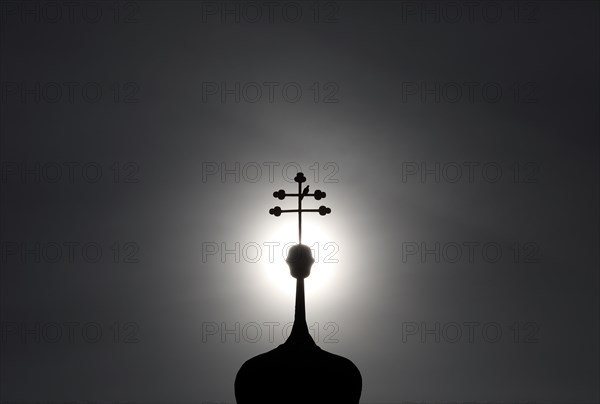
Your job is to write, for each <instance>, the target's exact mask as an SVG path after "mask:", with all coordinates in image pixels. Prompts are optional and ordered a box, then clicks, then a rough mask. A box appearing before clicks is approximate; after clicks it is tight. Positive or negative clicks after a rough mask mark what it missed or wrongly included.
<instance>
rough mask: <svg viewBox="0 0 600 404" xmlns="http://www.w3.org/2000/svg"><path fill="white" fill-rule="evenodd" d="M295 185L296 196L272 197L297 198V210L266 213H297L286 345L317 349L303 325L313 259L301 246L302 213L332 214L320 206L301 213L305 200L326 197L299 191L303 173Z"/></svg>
mask: <svg viewBox="0 0 600 404" xmlns="http://www.w3.org/2000/svg"><path fill="white" fill-rule="evenodd" d="M294 181H296V182H297V183H298V193H297V194H288V193H286V192H285V191H284V190H283V189H280V190H279V191H276V192H274V193H273V196H274V197H275V198H278V199H280V200H283V199H285V197H287V196H293V197H297V198H298V209H289V210H282V209H281V208H280V207H279V206H275V207H274V208H272V209H270V210H269V213H270V214H272V215H275V216H280V215H281V214H282V213H288V212H290V213H291V212H297V213H298V244H296V245H295V246H293V247H292V248H290V250H289V253H288V257H287V259H286V262H287V263H288V265H289V266H290V272H291V275H292V276H293V277H294V278H296V309H295V316H294V325H293V327H292V332H291V333H290V336H289V338H288V340H287V341H286V344H294V345H295V344H302V345H304V344H309V345H316V344H315V342H314V340H313V339H312V337H311V336H310V333H309V332H308V326H307V325H306V307H305V303H304V278H306V277H308V275H310V268H311V266H312V264H313V263H314V262H315V260H314V259H313V257H312V252H311V251H310V248H309V247H308V246H306V245H304V244H302V213H305V212H318V213H319V214H320V215H321V216H325V215H326V214H328V213H331V209H330V208H328V207H326V206H320V207H319V209H302V200H303V199H304V198H305V197H314V198H315V199H316V200H320V199H322V198H325V197H326V196H327V195H326V194H325V192H322V191H320V190H318V189H317V190H316V191H315V192H314V193H312V194H310V193H309V186H308V185H307V186H306V187H305V188H304V190H302V183H303V182H305V181H306V177H305V176H304V174H303V173H298V174H296V177H295V178H294Z"/></svg>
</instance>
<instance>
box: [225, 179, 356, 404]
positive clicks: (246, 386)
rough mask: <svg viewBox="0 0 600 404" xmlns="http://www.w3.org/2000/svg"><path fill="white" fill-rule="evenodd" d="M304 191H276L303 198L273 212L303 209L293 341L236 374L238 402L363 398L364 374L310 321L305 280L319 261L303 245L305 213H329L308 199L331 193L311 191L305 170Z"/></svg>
mask: <svg viewBox="0 0 600 404" xmlns="http://www.w3.org/2000/svg"><path fill="white" fill-rule="evenodd" d="M295 181H296V182H297V183H298V193H297V194H288V193H286V192H285V191H284V190H279V191H277V192H274V193H273V196H274V197H275V198H278V199H280V200H283V199H285V198H286V197H289V196H292V197H297V198H298V209H291V210H283V209H281V208H280V207H278V206H277V207H275V208H273V209H271V210H270V211H269V213H271V214H272V215H274V216H280V215H281V214H282V213H289V212H297V213H298V244H296V245H294V246H293V247H291V248H290V249H289V252H288V257H287V259H286V262H287V264H288V266H289V268H290V274H291V275H292V277H294V278H296V307H295V315H294V325H293V326H292V331H291V333H290V335H289V337H288V339H287V340H286V341H285V342H284V343H283V344H281V345H279V346H278V347H277V348H275V349H273V350H271V351H269V352H266V353H263V354H260V355H258V356H255V357H253V358H251V359H249V360H247V361H246V362H245V363H244V364H243V365H242V367H241V368H240V370H239V371H238V373H237V376H236V378H235V383H234V388H235V398H236V401H237V403H238V404H246V403H248V404H254V403H278V404H280V403H291V404H296V403H303V404H309V403H327V404H335V403H344V404H354V403H358V402H359V400H360V394H361V391H362V376H361V374H360V371H359V370H358V368H357V367H356V365H354V363H352V361H350V360H349V359H347V358H344V357H342V356H339V355H335V354H332V353H330V352H327V351H324V350H323V349H321V348H320V347H319V346H318V345H317V344H316V343H315V341H314V340H313V338H312V337H311V335H310V333H309V331H308V326H307V324H306V309H305V301H304V279H305V278H307V277H308V276H309V275H310V270H311V267H312V265H313V263H314V261H315V260H314V259H313V257H312V252H311V250H310V247H308V246H306V245H304V244H302V213H305V212H318V213H319V214H320V215H322V216H325V215H327V214H329V213H331V209H330V208H327V207H325V206H321V207H320V208H319V209H302V200H303V199H304V198H305V197H314V198H315V199H317V200H320V199H322V198H325V197H326V194H325V192H321V191H319V190H316V191H315V192H314V193H312V194H311V193H309V188H308V186H307V187H306V188H305V189H304V191H302V183H303V182H305V181H306V178H305V177H304V174H302V173H298V174H297V175H296V177H295Z"/></svg>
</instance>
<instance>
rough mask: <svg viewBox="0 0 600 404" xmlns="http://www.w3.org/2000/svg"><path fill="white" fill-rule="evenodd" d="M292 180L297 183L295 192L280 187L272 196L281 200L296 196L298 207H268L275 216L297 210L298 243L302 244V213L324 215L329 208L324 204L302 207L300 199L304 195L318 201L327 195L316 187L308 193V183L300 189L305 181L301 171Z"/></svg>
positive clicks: (329, 211)
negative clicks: (288, 191)
mask: <svg viewBox="0 0 600 404" xmlns="http://www.w3.org/2000/svg"><path fill="white" fill-rule="evenodd" d="M294 181H296V182H297V183H298V193H297V194H287V193H286V192H285V191H284V190H283V189H280V190H279V191H275V192H273V196H274V197H275V198H277V199H281V200H283V199H285V197H286V196H295V197H298V209H281V208H280V207H279V206H275V207H274V208H272V209H269V213H270V214H272V215H275V216H281V214H282V213H289V212H298V244H302V213H304V212H319V214H320V215H321V216H325V215H326V214H328V213H331V209H330V208H328V207H326V206H320V207H319V209H302V199H304V197H305V196H312V197H314V198H315V199H316V200H317V201H318V200H320V199H323V198H325V197H326V196H327V195H326V194H325V192H322V191H319V190H318V189H317V190H316V191H315V192H314V193H313V194H309V193H308V192H309V190H308V187H309V186H308V185H307V186H306V187H305V188H304V190H302V183H303V182H305V181H306V177H305V176H304V174H303V173H298V174H296V177H295V178H294Z"/></svg>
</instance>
